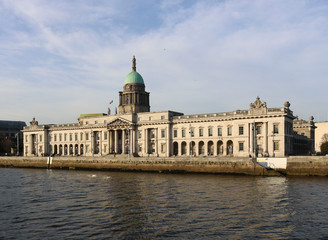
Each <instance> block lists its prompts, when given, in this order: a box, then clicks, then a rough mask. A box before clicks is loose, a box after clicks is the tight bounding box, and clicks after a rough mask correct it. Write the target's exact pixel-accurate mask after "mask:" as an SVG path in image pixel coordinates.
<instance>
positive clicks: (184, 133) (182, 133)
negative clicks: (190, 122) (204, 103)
mask: <svg viewBox="0 0 328 240" xmlns="http://www.w3.org/2000/svg"><path fill="white" fill-rule="evenodd" d="M181 135H182V137H183V138H184V137H186V129H182V130H181Z"/></svg>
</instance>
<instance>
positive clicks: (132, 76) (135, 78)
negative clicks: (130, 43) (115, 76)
mask: <svg viewBox="0 0 328 240" xmlns="http://www.w3.org/2000/svg"><path fill="white" fill-rule="evenodd" d="M124 83H141V84H145V83H144V80H143V78H142V77H141V75H140V74H139V73H138V72H137V64H136V58H135V56H133V59H132V72H130V73H129V75H127V76H126V78H125V82H124Z"/></svg>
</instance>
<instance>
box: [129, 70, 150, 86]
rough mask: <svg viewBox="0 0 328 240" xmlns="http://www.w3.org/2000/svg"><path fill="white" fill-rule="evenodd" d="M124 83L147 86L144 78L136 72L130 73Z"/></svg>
mask: <svg viewBox="0 0 328 240" xmlns="http://www.w3.org/2000/svg"><path fill="white" fill-rule="evenodd" d="M124 83H142V84H145V83H144V80H143V78H142V77H141V75H140V74H139V73H138V72H136V71H132V72H130V73H129V75H127V76H126V78H125V82H124Z"/></svg>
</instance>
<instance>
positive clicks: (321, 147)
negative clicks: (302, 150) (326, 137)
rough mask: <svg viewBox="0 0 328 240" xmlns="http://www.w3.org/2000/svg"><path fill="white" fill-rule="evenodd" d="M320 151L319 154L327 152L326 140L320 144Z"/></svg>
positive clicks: (327, 144) (327, 143)
mask: <svg viewBox="0 0 328 240" xmlns="http://www.w3.org/2000/svg"><path fill="white" fill-rule="evenodd" d="M320 151H321V154H323V155H326V154H328V142H324V143H322V144H321V146H320Z"/></svg>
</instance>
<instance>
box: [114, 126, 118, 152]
mask: <svg viewBox="0 0 328 240" xmlns="http://www.w3.org/2000/svg"><path fill="white" fill-rule="evenodd" d="M117 131H118V130H117V129H115V132H114V151H115V153H116V154H117V150H118V132H117Z"/></svg>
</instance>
